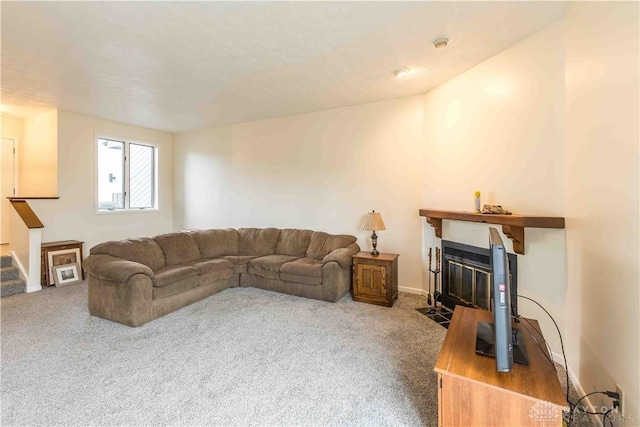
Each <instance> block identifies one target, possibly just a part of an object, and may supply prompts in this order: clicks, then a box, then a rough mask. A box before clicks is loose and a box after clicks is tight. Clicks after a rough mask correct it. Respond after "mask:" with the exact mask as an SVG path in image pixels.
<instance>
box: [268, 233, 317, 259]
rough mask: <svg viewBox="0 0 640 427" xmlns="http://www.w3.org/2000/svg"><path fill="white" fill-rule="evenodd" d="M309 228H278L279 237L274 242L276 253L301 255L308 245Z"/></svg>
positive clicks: (309, 237) (309, 238)
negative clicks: (275, 242)
mask: <svg viewBox="0 0 640 427" xmlns="http://www.w3.org/2000/svg"><path fill="white" fill-rule="evenodd" d="M311 234H313V231H311V230H296V229H284V230H280V237H278V243H277V244H276V253H277V254H281V255H291V256H297V257H303V256H304V254H305V253H306V252H307V247H309V240H311Z"/></svg>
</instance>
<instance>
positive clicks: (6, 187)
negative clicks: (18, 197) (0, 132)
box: [0, 138, 15, 243]
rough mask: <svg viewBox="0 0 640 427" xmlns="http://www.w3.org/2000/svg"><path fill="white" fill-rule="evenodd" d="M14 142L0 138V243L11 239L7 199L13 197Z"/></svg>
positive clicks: (9, 211)
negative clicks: (0, 190) (0, 145)
mask: <svg viewBox="0 0 640 427" xmlns="http://www.w3.org/2000/svg"><path fill="white" fill-rule="evenodd" d="M14 149H15V141H14V140H13V139H7V138H2V151H1V152H0V156H1V158H0V164H2V176H1V177H0V181H2V184H1V185H0V186H1V187H2V194H1V196H2V200H1V201H0V207H1V210H0V215H2V219H1V220H0V222H1V223H2V228H0V243H9V241H10V239H11V234H10V232H11V227H10V222H9V217H10V215H11V209H12V208H11V203H10V202H9V200H7V197H12V196H14V195H15V193H14V189H15V183H14V179H15V174H14V157H15V156H14V153H15V150H14Z"/></svg>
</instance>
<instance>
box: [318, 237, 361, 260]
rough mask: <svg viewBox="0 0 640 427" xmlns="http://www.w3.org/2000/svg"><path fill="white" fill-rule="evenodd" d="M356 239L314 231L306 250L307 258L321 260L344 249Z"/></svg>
mask: <svg viewBox="0 0 640 427" xmlns="http://www.w3.org/2000/svg"><path fill="white" fill-rule="evenodd" d="M356 240H357V239H356V238H355V237H354V236H349V235H347V234H339V235H335V236H334V235H331V234H327V233H324V232H322V231H314V232H313V234H312V235H311V240H310V241H309V247H308V248H307V256H308V257H309V258H315V259H322V258H324V257H325V256H326V255H327V254H329V253H330V252H333V251H334V250H335V249H338V248H346V247H347V246H349V245H350V244H352V243H354V242H355V241H356Z"/></svg>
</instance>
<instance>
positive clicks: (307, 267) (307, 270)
mask: <svg viewBox="0 0 640 427" xmlns="http://www.w3.org/2000/svg"><path fill="white" fill-rule="evenodd" d="M322 265H323V264H322V261H320V260H317V259H315V258H300V259H297V260H295V261H291V262H287V263H285V264H283V265H282V267H280V280H286V281H289V282H299V283H304V284H307V285H320V284H321V283H322Z"/></svg>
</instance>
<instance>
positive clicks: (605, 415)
mask: <svg viewBox="0 0 640 427" xmlns="http://www.w3.org/2000/svg"><path fill="white" fill-rule="evenodd" d="M518 297H519V298H523V299H526V300H529V301H531V302H533V303H535V304H536V305H537V306H538V307H540V308H541V309H542V310H543V311H544V312H545V313H546V314H547V316H549V318H550V319H551V321H552V322H553V325H554V326H555V327H556V331H558V337H560V348H561V349H562V358H563V360H564V372H565V375H566V381H567V390H566V399H567V403H568V404H569V408H570V409H571V410H570V412H569V421H568V422H567V424H568V425H569V426H570V425H571V423H572V422H573V413H574V412H575V410H576V408H577V407H578V405H579V404H580V402H582V400H583V399H585V398H587V397H588V396H592V395H594V394H604V395H607V396H608V397H610V398H612V399H614V402H613V408H611V409H609V410H608V411H607V412H593V411H586V410H585V411H583V412H584V413H585V414H589V415H602V422H603V427H606V426H604V423H605V419H608V420H609V423H610V424H611V426H613V422H612V421H611V418H609V413H611V411H613V410H614V409H615V408H616V407H617V406H618V405H619V399H620V395H618V393H616V392H613V391H594V392H591V393H588V394H585V395H584V396H582V397H581V398H580V399H578V401H577V402H576V403H575V404H574V403H572V402H571V400H570V399H569V369H568V366H567V355H566V353H565V350H564V341H563V340H562V333H560V328H559V327H558V323H556V320H555V319H554V318H553V316H552V315H551V314H550V313H549V312H548V311H547V309H545V308H544V307H543V306H542V304H540V303H539V302H538V301H536V300H534V299H532V298H529V297H525V296H524V295H518ZM512 310H513V307H512ZM522 319H524V320H526V319H525V318H524V317H523V318H522ZM523 325H524V324H523ZM525 327H526V326H525ZM527 330H528V328H527ZM529 334H530V335H531V336H532V337H533V334H531V332H530V331H529ZM534 340H535V338H534ZM535 341H536V343H537V344H538V347H540V348H541V346H540V344H539V343H538V340H535ZM545 344H547V346H548V345H549V344H548V343H547V342H546V341H545ZM543 353H544V352H543ZM549 355H551V351H549ZM548 359H549V361H550V362H552V364H553V360H551V358H550V357H549V358H548ZM554 368H555V364H554Z"/></svg>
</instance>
